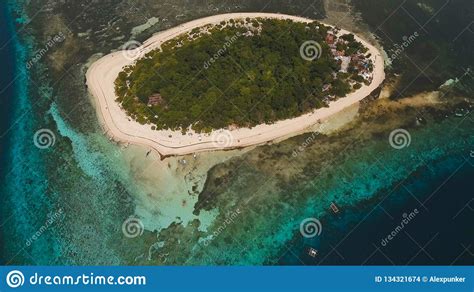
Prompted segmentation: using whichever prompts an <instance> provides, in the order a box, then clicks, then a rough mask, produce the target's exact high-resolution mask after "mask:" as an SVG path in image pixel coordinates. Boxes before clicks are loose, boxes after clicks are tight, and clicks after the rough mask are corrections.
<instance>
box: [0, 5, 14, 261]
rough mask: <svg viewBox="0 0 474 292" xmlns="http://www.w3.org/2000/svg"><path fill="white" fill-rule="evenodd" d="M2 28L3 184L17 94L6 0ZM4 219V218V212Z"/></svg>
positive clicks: (0, 152)
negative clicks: (13, 105)
mask: <svg viewBox="0 0 474 292" xmlns="http://www.w3.org/2000/svg"><path fill="white" fill-rule="evenodd" d="M0 28H1V29H0V64H2V65H1V71H0V180H1V182H2V185H3V183H4V180H3V179H4V176H5V172H6V170H7V162H8V159H7V151H8V139H9V135H7V134H6V132H7V130H8V128H9V127H10V119H11V114H10V109H11V108H12V103H13V97H14V94H15V85H14V82H13V80H14V75H15V52H14V48H13V42H12V41H11V39H12V36H13V31H14V30H13V27H12V22H11V19H10V15H9V13H8V11H7V5H6V3H5V2H4V1H1V2H0ZM0 195H1V196H2V197H4V196H5V195H6V194H5V193H0ZM2 201H3V198H2ZM2 211H3V210H2ZM2 219H4V216H3V212H2ZM2 223H3V220H2ZM2 225H3V224H2ZM2 230H3V228H2ZM4 240H5V236H3V235H2V236H0V249H1V250H3V247H4ZM2 255H3V253H1V254H0V262H3V260H2V258H1V256H2Z"/></svg>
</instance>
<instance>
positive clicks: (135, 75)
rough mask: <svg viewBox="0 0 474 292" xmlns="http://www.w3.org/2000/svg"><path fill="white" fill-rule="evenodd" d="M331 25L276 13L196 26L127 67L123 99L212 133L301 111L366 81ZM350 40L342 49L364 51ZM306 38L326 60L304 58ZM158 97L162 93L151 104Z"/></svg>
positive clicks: (145, 118)
mask: <svg viewBox="0 0 474 292" xmlns="http://www.w3.org/2000/svg"><path fill="white" fill-rule="evenodd" d="M329 29H330V28H329V27H326V26H324V25H322V24H320V23H318V22H313V23H311V24H304V23H295V22H292V21H289V20H285V21H284V20H269V19H253V20H251V19H246V20H230V21H228V22H222V23H221V24H220V25H217V26H215V27H211V26H207V27H205V28H201V29H194V30H193V31H191V32H190V33H188V34H184V35H182V36H180V37H178V38H175V39H173V40H171V41H168V42H167V43H165V44H164V45H163V46H162V49H161V50H155V51H152V52H150V53H148V54H147V56H146V57H144V58H143V59H141V60H139V61H138V62H137V63H136V64H135V65H133V66H130V67H127V68H125V70H124V71H123V72H121V73H120V74H119V77H118V79H117V80H116V92H117V95H118V101H119V102H120V103H121V104H122V106H123V107H124V109H125V110H126V111H127V112H128V113H129V114H130V115H131V116H132V117H133V118H135V119H136V120H138V121H139V122H140V123H151V124H153V125H154V126H153V128H156V129H167V128H171V129H175V130H177V129H181V130H184V129H187V128H189V127H192V128H193V129H195V130H197V131H208V130H210V129H213V128H214V129H215V128H222V127H227V126H229V125H234V126H254V125H257V124H261V123H271V122H274V121H276V120H281V119H286V118H290V117H295V116H298V115H301V114H302V113H305V112H308V111H310V110H312V109H315V108H320V107H322V106H325V105H326V104H327V102H328V101H329V99H331V98H337V97H342V96H344V95H346V94H347V93H348V92H350V91H351V90H353V88H359V87H360V86H361V84H360V82H361V81H363V80H360V79H361V77H360V76H359V75H357V72H356V71H355V72H354V70H352V71H351V70H348V72H347V73H342V72H338V71H339V70H340V62H338V61H336V60H335V59H334V56H333V54H332V53H331V50H330V48H329V46H328V45H327V44H326V42H325V38H326V34H327V32H328V30H329ZM344 38H345V39H346V42H345V44H339V45H338V46H343V47H344V48H338V49H346V51H349V52H351V53H356V52H357V51H359V50H362V51H363V52H365V50H366V48H363V47H362V45H361V44H360V43H359V42H357V41H355V40H354V38H353V36H352V35H345V36H344ZM307 40H314V41H316V42H318V43H319V44H320V45H321V47H322V52H321V56H320V57H319V58H317V59H314V60H312V61H308V60H305V59H303V58H302V57H301V55H300V46H301V44H303V43H304V42H305V41H307ZM364 49H365V50H364ZM336 73H337V75H336ZM324 85H325V86H326V88H328V87H329V88H330V89H328V90H323V86H324ZM153 95H155V96H157V95H158V96H159V98H158V100H155V102H154V103H150V96H153Z"/></svg>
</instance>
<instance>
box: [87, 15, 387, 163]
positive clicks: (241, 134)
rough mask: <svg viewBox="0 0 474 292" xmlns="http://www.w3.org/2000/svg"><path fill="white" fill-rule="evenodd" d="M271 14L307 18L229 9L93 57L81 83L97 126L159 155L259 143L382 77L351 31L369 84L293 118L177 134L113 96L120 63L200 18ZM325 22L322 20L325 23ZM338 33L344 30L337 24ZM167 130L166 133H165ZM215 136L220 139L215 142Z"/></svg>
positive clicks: (308, 121) (298, 129)
mask: <svg viewBox="0 0 474 292" xmlns="http://www.w3.org/2000/svg"><path fill="white" fill-rule="evenodd" d="M246 17H250V18H255V17H262V18H275V19H291V20H293V21H297V22H311V21H313V20H312V19H307V18H303V17H297V16H290V15H284V14H273V13H229V14H220V15H214V16H210V17H205V18H201V19H197V20H193V21H190V22H187V23H184V24H181V25H179V26H177V27H174V28H171V29H168V30H165V31H161V32H158V33H157V34H155V35H153V36H152V37H151V38H149V39H148V40H146V41H145V42H144V43H143V45H142V46H141V47H140V48H138V49H137V50H138V52H139V53H137V54H136V56H135V58H134V59H131V58H126V57H125V55H124V54H123V53H122V51H118V52H114V53H111V54H108V55H106V56H104V57H102V58H100V59H99V60H97V61H96V62H94V63H93V64H92V65H91V66H90V67H89V69H88V71H87V73H86V79H87V85H88V88H89V91H90V93H91V94H92V96H93V97H94V100H95V102H96V111H97V114H98V116H99V119H100V120H101V124H102V127H103V128H104V129H105V131H106V132H107V134H108V135H109V136H111V137H112V138H113V139H114V140H117V141H121V142H124V143H133V144H137V145H142V146H146V147H149V148H152V149H154V150H156V151H157V152H158V153H159V154H160V155H161V156H162V157H166V156H172V155H186V154H191V153H197V152H202V151H212V150H227V149H235V148H243V147H248V146H254V145H259V144H264V143H267V142H270V141H273V140H279V141H281V140H283V138H285V139H286V138H289V137H292V136H296V135H298V134H300V133H302V132H304V131H305V130H306V129H307V128H309V127H311V126H312V125H314V124H316V123H318V120H321V121H322V120H324V119H326V118H328V117H330V116H331V115H333V114H335V113H337V112H339V111H341V110H343V109H345V108H347V107H348V106H351V105H353V104H355V103H357V102H359V101H360V100H362V99H364V98H365V97H366V96H368V95H369V94H370V93H371V92H372V91H373V90H375V89H377V88H378V87H379V86H380V84H381V83H382V82H383V80H384V79H385V73H384V62H383V58H382V55H381V53H380V52H379V50H378V49H377V48H375V47H374V46H372V45H371V44H369V43H368V42H367V41H365V40H363V39H361V38H360V37H358V36H357V35H355V34H354V35H355V37H356V39H357V40H358V41H360V42H362V43H363V45H364V46H366V47H367V48H368V49H369V52H370V53H371V55H372V56H371V58H372V61H373V64H374V69H373V80H372V82H371V84H370V85H368V86H366V85H363V86H362V88H360V89H358V90H357V91H355V92H352V93H350V94H348V95H347V96H346V97H344V98H340V99H338V100H336V101H334V102H331V103H330V105H329V107H325V108H320V109H317V110H315V111H313V112H312V113H308V114H304V115H301V116H299V117H296V118H292V119H287V120H282V121H278V122H275V123H273V124H269V125H267V124H262V125H258V126H255V127H253V128H239V129H235V130H222V129H221V130H215V131H213V132H212V133H211V134H210V135H209V134H207V135H204V134H197V133H194V132H193V131H191V133H192V135H189V132H188V133H186V134H185V135H183V134H182V133H181V132H180V131H171V130H160V131H156V130H152V129H151V125H141V124H140V123H138V122H136V121H134V120H133V119H131V118H130V117H129V116H128V115H127V113H126V112H125V111H124V110H123V109H121V107H120V105H119V104H118V103H117V102H116V101H115V99H116V95H115V89H114V81H115V79H116V78H117V76H118V74H119V73H120V72H121V71H122V68H123V67H124V66H127V65H130V64H133V62H134V61H135V60H137V59H139V58H141V57H142V56H143V55H144V54H146V53H148V52H149V51H151V50H154V49H156V48H159V47H160V45H161V44H162V43H163V42H165V41H168V40H170V39H172V38H174V37H176V36H178V35H180V34H182V33H185V32H188V31H190V30H192V29H193V28H196V27H201V26H203V25H206V24H218V23H219V22H221V21H223V20H229V19H236V18H246ZM325 25H327V24H325ZM341 32H342V33H350V32H349V31H345V30H342V29H341ZM170 135H171V137H170ZM216 139H217V140H219V141H221V143H216Z"/></svg>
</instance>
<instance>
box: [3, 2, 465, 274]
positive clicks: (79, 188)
mask: <svg viewBox="0 0 474 292" xmlns="http://www.w3.org/2000/svg"><path fill="white" fill-rule="evenodd" d="M0 5H3V6H2V8H3V10H2V11H5V6H4V5H5V3H4V2H2V4H0ZM10 9H15V7H13V6H10ZM5 19H6V18H5ZM14 22H17V23H20V22H24V19H22V18H18V19H11V22H10V23H11V24H13V23H14ZM12 29H13V26H12V25H11V26H10V30H8V31H2V32H4V34H3V35H2V42H4V40H8V41H7V42H8V43H9V46H8V48H10V50H9V51H8V52H7V53H5V52H6V51H4V50H2V55H1V56H2V58H5V60H6V61H8V60H15V61H16V64H14V63H12V62H7V63H9V64H10V65H9V66H8V68H10V69H11V72H10V73H9V75H1V77H5V76H6V77H7V79H9V80H11V79H12V76H13V79H14V80H15V82H14V84H13V86H11V87H9V88H10V90H8V91H5V92H3V93H2V105H8V106H2V108H1V109H0V110H1V111H2V118H4V121H2V131H3V130H4V132H6V134H2V139H1V141H0V142H1V143H2V149H6V151H2V167H1V178H2V181H3V183H2V186H1V189H0V194H1V200H2V201H1V202H2V205H1V208H2V212H1V217H2V220H1V222H2V230H1V232H2V253H1V256H2V262H3V263H7V264H38V265H41V264H43V265H49V264H89V265H90V264H92V265H93V264H113V265H114V264H195V265H198V264H244V265H248V264H255V265H259V264H296V265H299V264H361V263H367V264H387V262H389V260H388V259H387V257H388V258H389V259H392V260H393V261H394V262H395V263H397V264H405V263H406V262H408V261H409V260H410V259H411V257H413V256H414V254H415V253H416V244H415V243H413V242H412V241H411V239H410V238H409V237H408V236H407V235H406V234H404V235H402V236H400V237H399V238H398V239H397V240H396V241H393V242H391V244H390V245H388V246H387V247H385V246H381V243H380V240H381V238H383V237H384V236H385V235H386V234H387V233H390V231H391V230H392V229H393V228H394V225H396V223H397V222H398V219H399V218H400V217H401V216H402V214H403V213H404V212H408V211H410V210H413V209H414V208H420V210H421V214H420V216H419V217H416V221H414V222H413V224H411V225H410V226H409V227H408V228H409V229H406V231H407V232H408V233H409V234H410V235H413V237H414V238H413V239H414V240H415V241H416V242H420V243H421V244H425V243H426V242H427V241H429V240H430V239H431V237H432V236H434V235H435V234H436V233H439V235H437V237H436V238H435V241H433V245H432V246H431V247H430V248H429V253H430V254H433V255H436V256H432V258H433V259H434V260H433V259H432V258H430V256H428V255H425V254H422V255H420V256H419V257H415V258H414V259H413V260H412V263H413V264H434V263H442V264H449V263H450V261H452V260H453V258H454V257H455V256H456V255H458V254H461V252H462V244H465V245H466V246H468V245H469V244H471V243H472V241H473V238H472V232H469V230H471V231H472V228H470V225H469V222H472V219H473V218H472V208H471V207H470V206H472V205H468V203H469V202H470V201H469V200H470V199H472V189H473V185H472V174H473V173H472V169H473V161H472V156H471V151H472V145H473V142H474V141H473V135H472V126H473V125H472V116H467V117H465V118H462V119H461V118H449V119H446V120H445V121H444V122H439V121H438V122H434V121H433V122H431V123H430V124H428V125H425V126H423V127H419V128H414V129H410V131H411V134H412V143H411V145H410V147H408V148H405V149H402V150H400V151H394V149H392V148H391V147H390V146H389V144H388V143H387V137H386V136H388V133H386V134H387V135H384V136H383V137H373V139H371V140H370V141H369V142H364V144H363V145H357V147H355V150H354V149H353V150H351V151H348V152H347V155H346V156H345V157H344V159H341V160H338V161H336V162H334V164H332V165H331V167H328V168H325V169H324V170H323V171H321V172H320V173H317V172H314V171H313V170H312V169H311V167H309V166H308V165H306V164H304V163H305V162H304V161H303V160H305V159H307V160H309V161H311V159H314V157H311V156H307V157H304V156H303V155H301V157H300V158H298V159H302V160H301V161H293V162H292V163H296V164H297V165H300V164H301V165H305V166H307V169H305V170H304V171H302V173H301V174H299V176H298V177H297V178H295V179H292V180H289V181H285V180H282V179H281V178H280V177H279V175H281V176H284V174H285V170H284V169H276V168H275V169H274V170H273V172H272V173H270V174H269V173H266V172H265V171H264V170H262V169H261V168H259V164H260V163H258V162H257V163H255V162H252V160H251V159H249V158H248V157H247V156H243V157H242V159H243V160H244V162H245V163H242V164H241V165H239V167H233V165H232V164H230V165H224V166H223V168H224V169H231V170H232V171H233V172H234V173H235V175H234V176H233V177H232V178H231V179H229V180H228V182H227V184H226V185H225V188H222V189H219V193H218V194H217V195H216V196H215V198H214V200H215V202H216V203H215V205H216V206H217V207H216V208H215V209H214V210H217V211H218V212H217V213H219V214H221V217H218V218H217V219H216V220H215V222H214V224H212V225H211V228H210V229H209V231H208V232H205V231H202V229H200V228H199V226H197V224H194V223H192V224H189V225H188V226H186V227H184V226H182V225H181V224H172V225H171V226H169V227H168V228H167V229H165V230H163V231H162V232H160V233H152V232H150V231H145V232H144V235H143V236H141V237H139V238H137V239H133V240H132V239H128V238H124V236H123V234H122V230H121V226H122V222H123V221H124V219H126V218H128V216H130V215H132V214H133V213H134V208H135V203H134V200H135V199H136V198H137V197H138V196H137V194H138V193H140V192H143V190H141V189H140V188H139V187H137V185H136V179H137V178H136V177H135V174H134V173H131V172H130V169H129V168H128V166H127V165H126V164H125V162H124V161H123V160H122V159H121V155H120V151H119V149H120V148H119V147H117V146H116V145H115V144H113V143H111V142H109V141H108V139H107V138H105V137H104V136H103V134H102V133H101V131H100V130H98V128H99V127H98V126H97V121H96V120H95V117H93V116H92V117H88V116H86V117H84V119H85V120H87V121H88V122H89V123H90V124H91V128H93V129H97V130H96V131H92V132H81V131H80V130H79V129H78V127H75V125H72V124H71V123H70V122H69V120H68V118H67V113H65V112H63V111H61V108H60V106H58V105H57V104H56V103H55V102H54V101H53V100H54V98H52V97H51V96H46V97H45V96H40V97H39V96H37V95H36V94H35V93H36V92H37V91H38V89H37V87H36V86H35V85H33V84H31V83H30V82H29V78H31V77H32V72H29V71H28V70H26V67H25V66H23V65H22V64H25V63H26V61H27V60H28V54H29V52H31V51H32V50H34V43H33V42H32V41H31V40H28V39H25V38H24V36H21V37H20V38H18V37H17V36H16V35H15V34H14V33H13V30H12ZM5 32H6V33H5ZM6 61H5V62H6ZM16 77H17V78H16ZM15 78H16V79H15ZM28 84H30V86H27V85H28ZM44 87H45V88H46V85H44ZM43 94H45V95H48V91H44V93H43ZM38 98H42V99H41V100H42V102H41V103H40V105H41V106H40V105H38V104H37V103H36V102H37V101H38V100H37V99H38ZM50 98H51V99H50ZM5 113H9V114H8V115H7V114H5ZM6 117H7V118H8V120H7V119H6ZM9 129H10V130H9ZM40 129H49V130H51V131H52V132H53V134H54V136H55V143H54V145H53V146H52V147H50V148H48V149H44V150H43V149H39V148H38V147H36V146H35V145H34V143H33V137H34V134H35V132H36V131H38V130H40ZM290 143H293V142H291V141H289V142H284V143H281V145H283V146H282V148H284V146H285V145H289V144H290ZM316 146H317V145H316ZM316 146H314V147H316ZM279 147H280V146H275V147H274V148H269V149H270V150H269V152H271V153H273V155H272V157H271V158H268V159H269V160H271V159H275V157H277V158H278V157H279V156H281V160H282V161H284V158H285V157H286V156H291V151H286V152H285V151H284V150H281V149H279ZM117 151H119V152H117ZM279 151H281V152H279ZM246 159H247V160H246ZM276 161H278V159H276ZM289 163H290V162H289ZM283 164H284V163H283ZM287 167H290V165H288V166H287ZM278 172H281V173H280V174H279V173H278ZM453 173H455V175H452V174H453ZM448 178H449V181H448V182H447V183H446V184H444V185H443V186H441V184H442V183H443V182H444V181H445V180H446V179H448ZM264 182H267V183H265V184H264ZM440 186H441V189H440V191H439V192H437V195H436V196H435V197H434V198H433V200H430V201H428V202H427V203H426V204H425V207H426V209H425V207H423V206H420V202H423V201H424V200H425V199H426V198H428V197H429V196H430V195H431V194H432V193H433V192H434V191H436V190H437V189H438V187H440ZM387 195H389V196H388V197H387V199H386V200H384V201H383V203H382V204H380V205H379V202H380V200H381V199H382V198H384V197H386V196H387ZM250 198H251V203H246V200H247V199H250ZM415 198H416V199H415ZM331 202H337V204H338V206H339V207H340V209H341V210H342V211H341V214H340V215H338V216H333V214H332V213H331V212H330V211H329V209H328V206H329V204H330V203H331ZM239 206H240V207H242V210H241V212H239V215H237V217H236V218H235V220H233V221H234V223H233V224H230V225H229V226H227V225H226V226H227V227H226V228H225V229H224V230H223V231H221V232H219V234H218V235H217V236H216V238H215V239H213V240H212V241H210V242H209V244H206V245H204V244H203V241H202V240H203V239H204V238H209V236H210V235H211V234H212V233H213V232H214V231H215V230H218V229H219V227H221V226H222V225H223V223H222V217H224V218H225V217H226V216H230V215H232V214H234V213H235V212H236V211H235V210H236V208H237V207H239ZM463 206H467V207H466V208H465V209H464V211H462V212H461V213H460V215H458V216H456V218H454V219H453V217H455V215H456V214H457V212H459V211H460V210H462V208H463ZM233 212H234V213H233ZM223 214H227V215H223ZM229 214H230V215H229ZM387 214H389V215H387ZM368 215H369V216H368ZM150 216H153V214H151V215H150ZM310 217H314V218H318V219H320V221H321V223H322V228H323V231H322V234H321V236H318V237H315V238H313V239H305V238H303V237H302V236H301V234H300V231H299V224H300V222H301V220H303V219H305V218H310ZM448 219H450V220H448ZM362 220H363V221H362ZM360 222H362V223H361V224H360V225H359V223H360ZM453 222H454V223H453ZM453 224H454V226H453ZM453 230H455V232H453ZM38 232H40V234H39V236H37V238H34V236H35V235H36V234H38ZM152 247H159V248H158V250H163V252H160V253H159V255H157V253H152V252H150V250H153V248H152ZM310 247H312V248H315V249H317V250H318V251H319V252H320V256H318V257H316V258H313V257H310V256H308V254H307V253H308V248H310ZM376 247H378V248H380V250H381V251H382V252H383V253H382V252H376V253H375V254H374V255H373V256H372V257H370V258H369V256H370V255H371V254H372V252H373V250H375V248H376ZM334 248H336V250H337V252H335V251H333V249H334ZM443 248H445V249H447V250H448V251H449V252H446V251H443ZM408 251H409V252H408ZM338 253H339V254H340V255H338ZM149 254H152V255H153V256H154V258H153V256H152V257H151V258H153V260H144V258H147V257H148V256H149ZM438 255H439V256H438ZM341 256H342V257H341ZM164 257H167V258H166V260H163V258H164ZM367 258H368V260H367ZM366 260H367V261H366ZM470 260H472V258H469V253H465V254H464V255H462V256H461V257H460V258H459V259H458V260H457V261H456V262H455V264H466V263H468V262H469V261H470ZM364 261H366V262H364ZM471 263H472V262H471Z"/></svg>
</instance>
